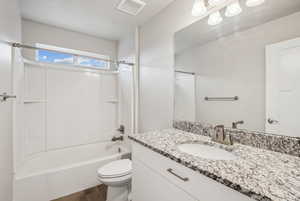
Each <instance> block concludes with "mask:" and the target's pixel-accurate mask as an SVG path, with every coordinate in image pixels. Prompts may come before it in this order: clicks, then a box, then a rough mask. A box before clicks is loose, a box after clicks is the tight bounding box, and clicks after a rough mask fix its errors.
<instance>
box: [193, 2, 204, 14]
mask: <svg viewBox="0 0 300 201" xmlns="http://www.w3.org/2000/svg"><path fill="white" fill-rule="evenodd" d="M206 12H207V8H206V6H205V3H204V0H195V3H194V6H193V10H192V15H193V16H195V17H199V16H201V15H204V14H205V13H206Z"/></svg>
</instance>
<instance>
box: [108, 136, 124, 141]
mask: <svg viewBox="0 0 300 201" xmlns="http://www.w3.org/2000/svg"><path fill="white" fill-rule="evenodd" d="M123 140H124V137H123V135H120V136H118V137H117V136H114V137H113V138H112V139H111V141H113V142H116V141H123Z"/></svg>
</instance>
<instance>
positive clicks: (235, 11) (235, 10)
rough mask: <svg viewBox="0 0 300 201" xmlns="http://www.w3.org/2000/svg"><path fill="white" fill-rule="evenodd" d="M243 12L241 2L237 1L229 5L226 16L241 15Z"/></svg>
mask: <svg viewBox="0 0 300 201" xmlns="http://www.w3.org/2000/svg"><path fill="white" fill-rule="evenodd" d="M241 12H242V8H241V6H240V2H239V1H236V2H234V3H232V4H230V5H229V6H227V8H226V11H225V16H226V17H233V16H236V15H239V14H240V13H241Z"/></svg>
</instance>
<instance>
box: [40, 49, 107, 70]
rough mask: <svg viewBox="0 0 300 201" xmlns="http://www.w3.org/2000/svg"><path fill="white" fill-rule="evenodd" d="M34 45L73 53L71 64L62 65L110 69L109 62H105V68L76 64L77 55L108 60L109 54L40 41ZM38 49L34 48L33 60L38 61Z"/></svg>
mask: <svg viewBox="0 0 300 201" xmlns="http://www.w3.org/2000/svg"><path fill="white" fill-rule="evenodd" d="M35 46H36V47H37V48H44V49H48V50H49V51H51V50H53V51H58V52H64V53H66V54H71V55H73V58H74V61H73V63H72V64H64V65H72V66H79V67H82V68H93V69H97V70H109V69H110V64H111V63H110V62H107V63H108V65H107V67H105V68H99V67H94V66H85V65H80V64H78V57H87V58H91V59H99V60H102V59H104V60H110V59H111V57H110V56H109V55H101V54H97V53H92V52H86V51H81V50H74V49H69V48H63V47H57V46H54V45H45V44H41V43H36V44H35ZM38 51H39V50H36V52H35V60H36V61H37V62H40V61H39V60H38ZM77 55H80V56H77ZM51 64H56V63H51Z"/></svg>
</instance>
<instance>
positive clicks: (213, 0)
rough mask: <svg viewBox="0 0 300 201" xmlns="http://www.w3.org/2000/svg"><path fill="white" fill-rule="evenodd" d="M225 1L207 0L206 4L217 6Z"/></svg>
mask: <svg viewBox="0 0 300 201" xmlns="http://www.w3.org/2000/svg"><path fill="white" fill-rule="evenodd" d="M224 1H225V0H208V4H209V5H211V6H217V5H218V4H220V3H223V2H224Z"/></svg>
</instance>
